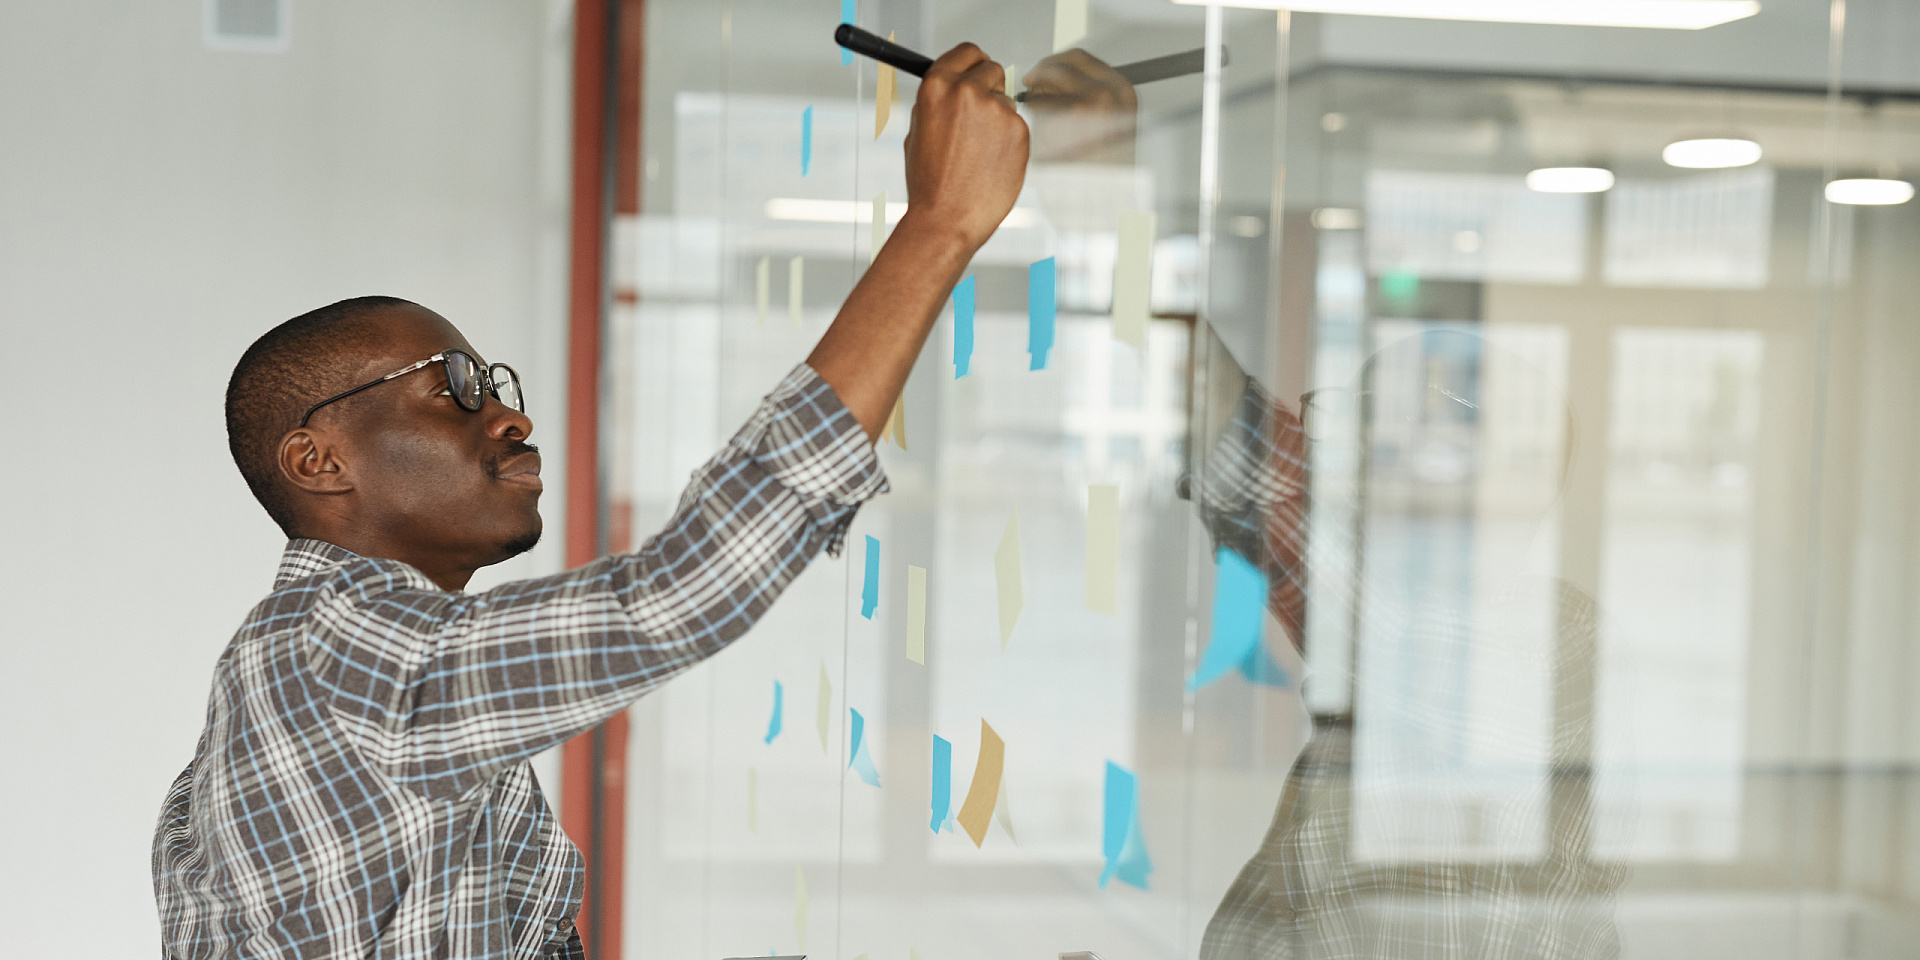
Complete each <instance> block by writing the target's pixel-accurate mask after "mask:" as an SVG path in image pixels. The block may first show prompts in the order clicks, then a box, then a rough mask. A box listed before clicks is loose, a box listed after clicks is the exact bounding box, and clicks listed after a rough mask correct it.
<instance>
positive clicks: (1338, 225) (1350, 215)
mask: <svg viewBox="0 0 1920 960" xmlns="http://www.w3.org/2000/svg"><path fill="white" fill-rule="evenodd" d="M1312 220H1313V225H1314V227H1315V228H1316V229H1319V230H1358V229H1360V211H1358V210H1355V209H1353V208H1352V207H1321V208H1320V209H1318V210H1315V211H1314V212H1313V217H1312Z"/></svg>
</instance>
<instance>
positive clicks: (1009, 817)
mask: <svg viewBox="0 0 1920 960" xmlns="http://www.w3.org/2000/svg"><path fill="white" fill-rule="evenodd" d="M993 822H995V823H997V824H999V825H1000V829H1002V830H1005V831H1006V832H1007V839H1008V840H1012V841H1013V842H1014V843H1019V842H1020V838H1019V837H1016V836H1014V835H1013V805H1012V804H1010V803H1008V802H1007V778H1006V777H1004V776H1003V777H1001V778H1000V799H999V800H998V801H996V802H995V803H994V805H993Z"/></svg>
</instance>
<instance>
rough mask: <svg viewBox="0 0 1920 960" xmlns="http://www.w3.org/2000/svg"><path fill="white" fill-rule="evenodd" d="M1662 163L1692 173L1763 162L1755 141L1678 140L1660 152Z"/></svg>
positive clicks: (1717, 139)
mask: <svg viewBox="0 0 1920 960" xmlns="http://www.w3.org/2000/svg"><path fill="white" fill-rule="evenodd" d="M1660 159H1662V160H1665V161H1666V162H1667V164H1668V165H1669V166H1675V167H1686V168H1687V169H1689V170H1719V169H1722V168H1725V167H1744V166H1746V165H1747V164H1750V163H1754V162H1757V161H1758V160H1759V159H1760V145H1759V144H1757V143H1754V142H1753V141H1752V140H1732V139H1720V138H1709V139H1705V140H1675V141H1674V142H1672V143H1669V144H1667V148H1666V149H1665V150H1662V151H1660Z"/></svg>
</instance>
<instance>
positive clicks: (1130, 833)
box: [1113, 789, 1153, 890]
mask: <svg viewBox="0 0 1920 960" xmlns="http://www.w3.org/2000/svg"><path fill="white" fill-rule="evenodd" d="M1128 819H1130V820H1132V821H1133V825H1132V826H1130V827H1128V828H1127V842H1126V843H1125V844H1124V845H1122V846H1121V847H1120V862H1119V864H1118V867H1119V869H1117V870H1115V871H1114V872H1113V875H1114V876H1116V877H1119V878H1120V882H1121V883H1127V884H1132V885H1133V886H1136V887H1139V888H1140V889H1142V890H1145V889H1146V888H1147V874H1149V873H1152V872H1153V858H1152V857H1149V856H1147V837H1146V834H1144V833H1142V832H1141V831H1140V795H1139V790H1138V789H1136V790H1135V791H1134V800H1133V816H1132V817H1130V818H1128Z"/></svg>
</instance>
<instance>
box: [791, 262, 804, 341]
mask: <svg viewBox="0 0 1920 960" xmlns="http://www.w3.org/2000/svg"><path fill="white" fill-rule="evenodd" d="M803 277H804V267H803V266H802V265H801V262H800V258H799V257H794V258H793V259H792V260H788V261H787V318H788V319H789V320H792V321H793V328H794V329H795V330H798V329H800V307H801V303H802V298H801V288H800V284H801V280H802V279H803Z"/></svg>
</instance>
